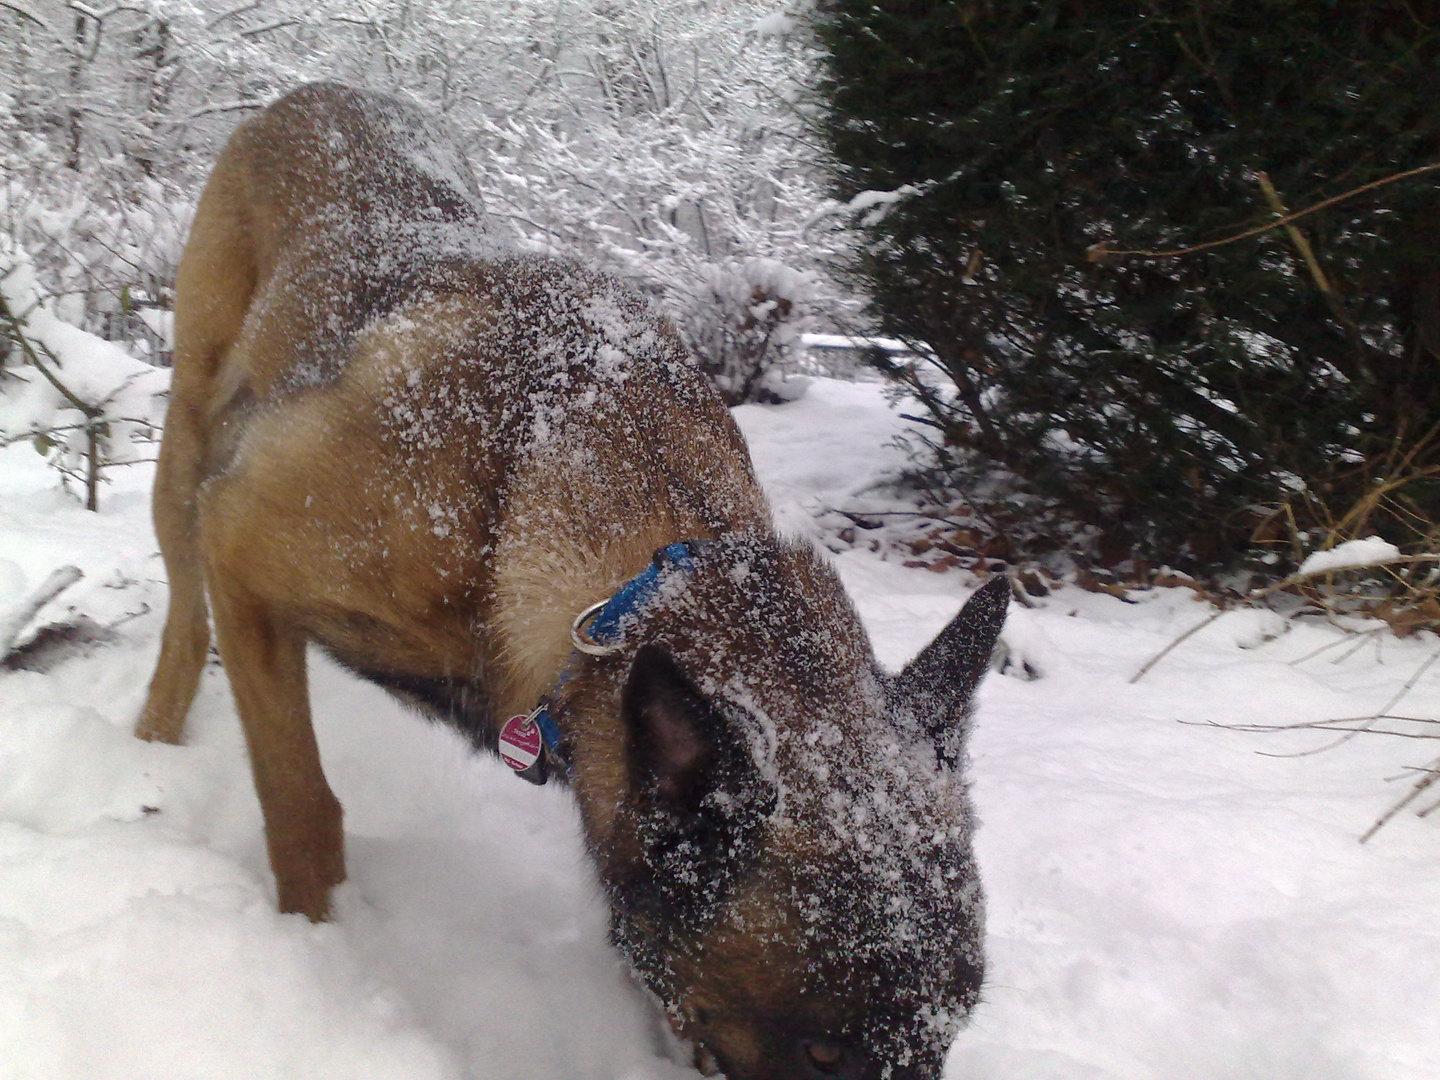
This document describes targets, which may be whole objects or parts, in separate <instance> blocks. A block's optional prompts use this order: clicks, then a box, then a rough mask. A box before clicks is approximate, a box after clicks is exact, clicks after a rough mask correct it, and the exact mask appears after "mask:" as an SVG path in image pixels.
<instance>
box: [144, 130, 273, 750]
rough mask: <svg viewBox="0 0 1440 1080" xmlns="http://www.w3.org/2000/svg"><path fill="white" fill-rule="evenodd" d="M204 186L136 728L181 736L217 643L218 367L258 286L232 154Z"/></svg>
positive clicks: (187, 271)
mask: <svg viewBox="0 0 1440 1080" xmlns="http://www.w3.org/2000/svg"><path fill="white" fill-rule="evenodd" d="M228 156H229V157H230V158H231V160H230V161H228V162H227V161H226V159H225V158H224V157H222V159H221V163H220V165H219V166H217V168H216V171H215V174H214V176H212V178H211V180H210V182H209V184H208V185H207V186H206V188H205V193H204V195H203V196H202V197H201V199H200V205H199V208H198V209H197V211H196V215H195V225H194V227H193V228H192V230H191V233H190V239H189V241H188V242H187V243H186V246H185V254H184V257H183V258H182V260H181V263H180V269H179V273H178V274H177V277H176V284H175V361H174V363H175V367H174V374H173V377H172V381H171V386H170V405H169V408H168V409H167V411H166V415H165V436H164V439H163V441H162V442H161V445H160V462H159V466H158V468H157V470H156V474H155V491H154V497H153V502H152V513H153V515H154V521H155V535H156V537H157V538H158V539H159V541H160V553H161V555H162V556H163V557H164V560H165V572H166V575H167V577H168V578H169V582H170V602H169V610H168V613H167V615H166V619H165V633H164V637H163V639H162V642H161V646H160V658H159V660H158V661H157V662H156V665H155V674H154V675H153V676H152V677H151V680H150V691H149V695H148V696H147V698H146V700H145V706H144V709H143V710H142V711H141V714H140V721H139V724H138V725H137V726H136V730H135V734H137V735H138V736H140V737H141V738H142V739H151V740H155V741H158V742H169V743H178V742H179V741H180V737H181V735H182V734H183V733H184V730H185V715H186V713H187V712H188V711H189V709H190V702H191V701H192V700H193V699H194V697H195V690H196V688H197V687H198V685H199V682H200V673H201V670H202V669H203V668H204V666H205V656H206V654H207V652H208V651H209V648H210V629H209V626H208V623H207V621H206V613H205V586H204V579H203V575H202V571H201V564H200V538H199V535H198V531H197V527H196V511H195V499H196V494H197V491H198V488H199V486H200V482H201V480H202V478H203V470H204V469H205V458H206V453H207V441H208V440H207V431H208V429H209V427H210V424H211V422H212V414H213V412H214V410H215V407H216V404H217V403H216V402H215V401H214V396H215V393H216V383H217V377H218V374H219V368H220V365H221V362H222V360H223V359H224V357H225V355H226V353H227V352H228V351H229V350H230V348H231V346H232V345H233V344H234V342H235V339H236V337H237V336H238V335H239V333H240V327H241V324H242V323H243V321H244V319H245V313H246V311H247V309H248V308H249V305H250V298H251V295H252V293H253V292H254V290H255V282H256V276H257V272H256V256H255V251H254V238H253V235H252V228H251V227H250V225H249V223H248V221H247V220H246V211H245V204H244V195H243V193H242V190H241V188H242V184H241V182H240V176H239V174H240V173H241V172H242V170H243V163H242V162H240V161H237V160H235V158H236V157H238V156H239V155H238V154H237V153H236V152H234V151H231V152H230V153H229V155H228Z"/></svg>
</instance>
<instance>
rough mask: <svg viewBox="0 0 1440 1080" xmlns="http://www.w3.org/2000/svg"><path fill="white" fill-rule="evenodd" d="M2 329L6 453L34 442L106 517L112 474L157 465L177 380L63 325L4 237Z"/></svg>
mask: <svg viewBox="0 0 1440 1080" xmlns="http://www.w3.org/2000/svg"><path fill="white" fill-rule="evenodd" d="M0 325H3V326H4V327H5V331H6V335H5V338H4V340H3V341H0V344H3V345H5V346H7V347H8V348H7V351H6V353H5V355H4V356H0V445H5V444H8V443H12V442H18V441H21V440H25V439H29V440H31V441H32V442H33V443H34V445H35V448H36V449H37V450H38V451H40V452H41V453H42V454H44V455H45V456H46V457H47V458H48V459H49V461H50V462H51V463H52V464H53V465H55V467H56V468H57V469H59V470H60V472H61V474H62V476H64V477H65V478H66V479H67V481H68V480H75V481H77V482H78V483H80V484H81V485H82V487H83V490H84V492H85V505H86V507H87V508H88V509H91V510H94V509H96V506H97V499H98V486H99V483H100V480H101V479H102V471H103V470H104V469H106V468H108V467H110V466H113V465H123V464H127V463H130V462H134V461H140V460H144V459H147V458H151V457H153V456H154V455H153V451H154V449H155V444H156V441H157V440H158V439H159V432H160V425H161V423H162V421H163V418H164V404H165V403H164V397H165V392H166V390H167V388H168V386H169V383H170V377H169V373H168V372H167V371H164V370H162V369H160V368H157V367H153V366H151V365H150V364H147V363H144V362H143V361H140V360H136V359H135V358H134V357H132V356H131V355H130V354H129V353H127V352H126V351H125V350H124V349H122V348H120V347H119V346H118V345H115V344H113V343H112V342H109V341H106V340H104V339H103V338H100V337H97V336H96V335H94V334H91V333H88V332H86V331H84V330H82V329H80V328H79V327H77V326H74V325H72V324H70V323H68V322H66V321H65V320H63V319H61V318H59V317H58V316H57V315H56V314H55V310H54V305H53V304H51V303H50V302H48V301H47V300H46V299H44V297H43V294H42V292H41V290H40V287H39V285H38V283H37V281H36V276H35V267H34V263H33V261H32V260H31V258H30V256H29V254H28V253H27V252H26V251H25V249H24V248H23V247H21V246H20V244H19V243H18V242H16V240H15V239H14V237H12V236H10V235H8V234H6V233H3V232H0Z"/></svg>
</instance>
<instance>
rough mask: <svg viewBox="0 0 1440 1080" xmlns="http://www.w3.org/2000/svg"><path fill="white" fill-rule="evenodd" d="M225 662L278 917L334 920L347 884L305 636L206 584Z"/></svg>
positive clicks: (215, 581)
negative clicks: (314, 720)
mask: <svg viewBox="0 0 1440 1080" xmlns="http://www.w3.org/2000/svg"><path fill="white" fill-rule="evenodd" d="M209 584H210V590H209V591H210V601H211V607H212V609H213V611H214V615H215V636H216V638H217V640H218V644H219V646H220V658H221V660H222V661H223V662H224V664H225V670H226V673H227V674H228V675H229V677H230V686H231V689H232V690H233V691H234V694H235V707H236V709H237V710H238V711H239V713H240V723H241V725H242V727H243V728H244V729H245V742H246V745H247V746H248V747H249V750H250V766H251V769H252V770H253V772H254V775H255V791H256V794H258V795H259V796H260V808H261V810H262V811H263V812H264V814H265V841H266V844H267V846H268V847H269V850H270V868H271V869H272V870H273V871H274V872H275V886H276V891H277V892H278V893H279V902H280V910H281V911H294V912H300V913H301V914H304V915H308V916H309V917H310V918H311V919H312V920H314V921H315V922H319V921H321V920H323V919H325V918H327V917H328V916H329V913H330V891H331V889H333V888H334V887H335V886H336V885H338V884H340V882H342V881H344V880H345V847H344V833H343V830H342V827H341V811H340V802H339V800H338V799H336V798H335V795H334V793H332V792H331V790H330V785H329V784H327V783H326V782H325V774H324V773H323V772H322V771H321V768H320V750H319V747H318V746H317V745H316V743H315V729H314V727H313V725H312V724H311V721H310V702H309V691H308V687H307V684H306V678H305V636H304V635H303V634H302V633H300V632H299V631H298V630H296V629H295V628H293V627H290V626H287V625H285V624H284V623H283V622H282V621H281V620H279V619H278V618H277V617H276V614H275V612H274V611H273V610H271V609H269V608H268V607H266V605H264V604H263V603H261V602H259V601H257V600H255V599H254V598H253V597H250V596H248V595H246V593H245V591H244V590H243V587H239V586H237V585H236V584H234V583H233V581H232V582H226V581H225V580H223V579H220V578H219V575H214V574H212V575H211V576H210V579H209Z"/></svg>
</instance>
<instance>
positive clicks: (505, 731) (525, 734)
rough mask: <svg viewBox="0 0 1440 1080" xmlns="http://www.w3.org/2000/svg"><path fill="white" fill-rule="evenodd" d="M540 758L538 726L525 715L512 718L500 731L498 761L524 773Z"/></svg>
mask: <svg viewBox="0 0 1440 1080" xmlns="http://www.w3.org/2000/svg"><path fill="white" fill-rule="evenodd" d="M539 757H540V725H539V724H536V723H535V722H534V721H532V720H531V719H530V717H528V716H525V715H523V714H522V715H520V716H512V717H510V719H509V720H506V721H505V726H504V727H502V728H501V729H500V760H501V761H503V762H505V764H506V765H509V766H510V768H512V769H514V770H515V771H516V772H524V771H525V770H526V769H528V768H530V766H531V765H534V764H535V762H536V760H537V759H538V758H539Z"/></svg>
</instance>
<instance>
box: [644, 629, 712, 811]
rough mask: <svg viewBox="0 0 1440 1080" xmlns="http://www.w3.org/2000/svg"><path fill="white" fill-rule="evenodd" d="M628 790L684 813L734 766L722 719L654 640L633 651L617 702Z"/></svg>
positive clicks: (695, 804)
mask: <svg viewBox="0 0 1440 1080" xmlns="http://www.w3.org/2000/svg"><path fill="white" fill-rule="evenodd" d="M621 716H622V719H623V722H624V725H625V741H626V756H627V759H628V760H627V766H628V769H629V773H630V782H631V786H632V789H633V790H634V791H635V792H636V793H637V794H638V795H639V796H640V798H641V799H642V800H643V801H646V802H649V803H652V804H656V805H658V806H659V807H660V808H663V809H665V810H668V811H670V812H672V813H675V814H678V815H679V816H681V817H688V816H691V815H693V814H695V813H696V812H698V811H699V809H700V805H701V803H702V802H704V800H705V796H706V795H708V794H709V793H710V792H711V791H713V790H714V789H715V788H716V787H717V786H719V785H721V784H723V783H724V781H725V780H726V779H727V777H726V776H725V775H724V774H726V773H727V772H730V771H732V770H733V767H734V764H735V763H734V762H733V761H732V760H730V759H732V758H733V757H734V751H735V750H737V749H738V747H734V746H732V745H731V743H733V741H734V734H733V733H732V732H730V731H729V730H728V725H727V724H726V721H725V718H724V717H723V716H721V715H720V713H719V712H718V710H716V708H715V707H714V705H712V704H711V703H710V702H709V701H708V700H707V699H706V697H705V696H704V695H703V694H702V693H701V692H700V691H699V690H698V689H696V687H695V685H694V684H693V683H692V682H691V681H690V680H689V679H688V678H686V677H685V674H684V672H682V671H681V670H680V669H679V668H678V667H677V666H676V665H675V662H674V661H673V660H671V659H670V657H669V655H668V654H667V653H666V652H665V651H664V650H663V649H660V648H658V647H656V646H654V645H642V646H641V647H640V649H639V650H638V651H637V652H636V654H635V662H634V664H633V665H631V668H630V677H629V679H628V681H627V682H626V684H625V692H624V696H623V698H622V702H621Z"/></svg>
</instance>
